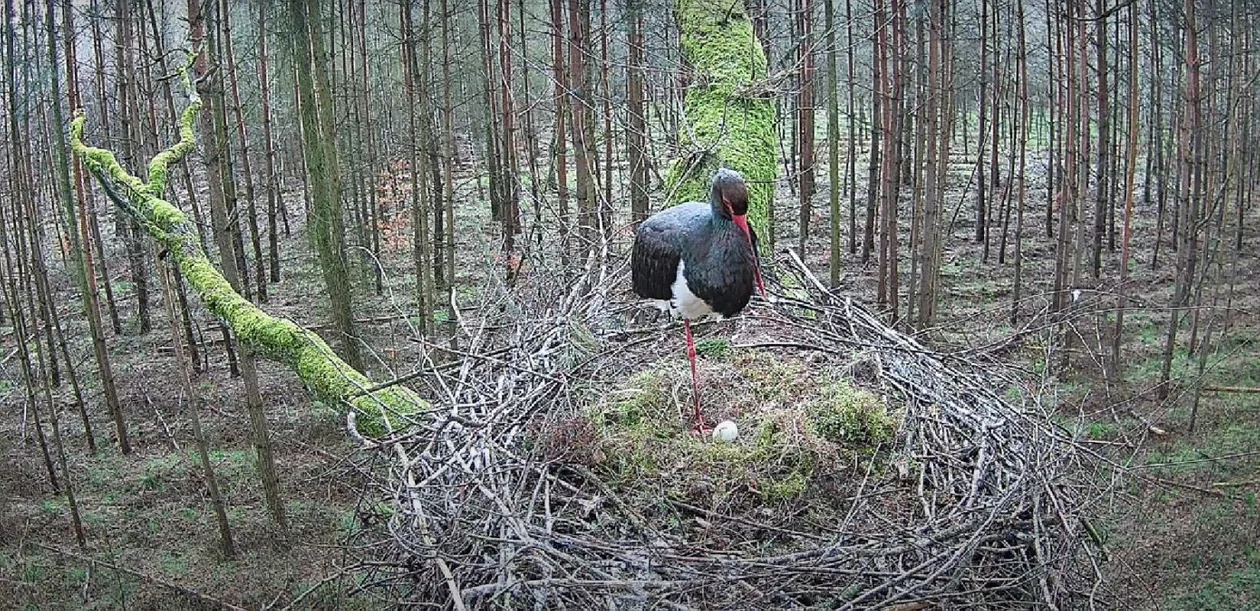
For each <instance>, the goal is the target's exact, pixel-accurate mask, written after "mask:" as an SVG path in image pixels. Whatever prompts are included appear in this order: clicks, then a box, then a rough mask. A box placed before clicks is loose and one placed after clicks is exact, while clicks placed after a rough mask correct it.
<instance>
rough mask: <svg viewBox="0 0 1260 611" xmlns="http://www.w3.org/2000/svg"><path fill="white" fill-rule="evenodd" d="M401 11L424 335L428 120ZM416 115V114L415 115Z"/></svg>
mask: <svg viewBox="0 0 1260 611" xmlns="http://www.w3.org/2000/svg"><path fill="white" fill-rule="evenodd" d="M400 10H401V11H402V20H401V21H402V27H403V32H402V35H403V63H404V65H403V71H404V76H403V82H404V84H405V87H406V89H407V101H408V104H407V107H408V112H407V130H408V138H409V139H410V141H411V142H412V145H411V146H410V147H409V151H410V153H409V154H410V162H411V166H410V171H411V222H412V249H413V255H414V256H413V259H414V263H415V272H416V310H417V311H418V312H419V314H420V316H419V320H418V321H417V322H418V325H417V330H418V331H419V332H420V333H422V334H426V333H428V332H429V322H430V320H432V318H433V285H432V283H431V279H430V276H429V273H430V271H431V270H432V266H431V265H429V254H430V251H429V240H428V238H429V226H428V218H429V214H428V211H429V197H428V191H427V190H426V189H425V188H424V182H423V176H424V173H425V167H424V164H425V163H426V162H427V160H426V159H425V158H424V155H423V154H422V153H423V150H422V149H423V147H424V144H425V142H426V138H425V136H426V135H427V134H426V130H425V129H424V127H423V124H424V123H425V122H426V121H427V113H426V110H427V105H426V104H425V100H424V93H423V91H422V87H417V85H416V81H417V80H419V81H420V82H421V84H423V83H424V78H423V74H424V72H423V71H422V68H421V66H420V65H419V64H420V62H419V59H418V58H417V57H416V28H415V25H414V23H413V18H414V17H413V14H412V13H413V11H414V10H415V5H414V3H413V2H408V3H407V4H405V5H403V6H402V7H401V9H400ZM417 115H419V117H418V118H417Z"/></svg>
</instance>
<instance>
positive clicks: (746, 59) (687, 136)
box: [669, 0, 779, 240]
mask: <svg viewBox="0 0 1260 611" xmlns="http://www.w3.org/2000/svg"><path fill="white" fill-rule="evenodd" d="M675 11H676V15H677V19H678V29H679V34H680V41H681V45H682V55H683V60H684V61H685V62H686V64H687V66H688V68H689V70H690V78H689V85H688V86H687V91H686V97H685V99H684V101H683V110H684V112H685V113H686V122H685V123H684V124H682V125H681V126H680V127H679V129H678V139H679V141H680V145H681V146H682V150H683V152H684V155H683V158H682V159H680V160H678V161H677V162H676V164H675V167H674V169H673V171H672V172H671V174H670V183H669V184H670V185H671V186H673V187H674V188H673V197H672V203H682V202H688V201H705V200H707V199H708V195H709V180H710V178H712V176H713V173H714V172H715V171H717V169H718V168H721V167H727V168H730V169H733V170H736V171H738V172H740V173H741V174H743V175H744V178H745V179H746V180H747V181H748V186H749V202H748V215H749V217H751V220H752V223H753V225H755V226H756V227H757V229H758V230H760V231H761V234H762V235H763V236H765V239H767V240H773V236H774V232H773V227H770V226H769V211H770V207H771V200H772V199H773V198H774V180H775V178H776V177H777V176H778V171H779V165H778V157H777V155H776V153H775V131H774V100H773V99H772V98H771V97H770V96H768V95H762V94H760V93H759V91H761V90H762V89H763V88H761V87H758V85H759V84H760V83H761V82H762V81H764V79H766V76H767V75H766V54H765V52H764V51H763V50H762V48H761V42H760V41H759V40H757V37H756V36H755V35H754V33H753V25H752V22H751V21H749V19H748V12H747V10H746V9H745V8H744V3H743V2H731V1H730V0H677V4H676V5H675Z"/></svg>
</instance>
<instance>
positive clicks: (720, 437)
mask: <svg viewBox="0 0 1260 611" xmlns="http://www.w3.org/2000/svg"><path fill="white" fill-rule="evenodd" d="M738 437H739V427H738V426H736V425H735V423H734V422H731V421H730V420H723V421H722V422H721V423H719V424H718V425H717V426H716V427H714V429H713V440H714V441H727V442H729V441H735V439H737V438H738Z"/></svg>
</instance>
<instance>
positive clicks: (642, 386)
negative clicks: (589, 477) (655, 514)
mask: <svg viewBox="0 0 1260 611" xmlns="http://www.w3.org/2000/svg"><path fill="white" fill-rule="evenodd" d="M702 368H703V369H706V370H708V371H706V372H705V373H704V374H702V375H703V377H704V378H706V380H723V383H722V384H716V383H711V382H707V381H706V382H703V383H704V384H705V387H704V388H705V391H706V392H705V396H704V401H705V412H706V416H707V418H708V421H709V424H710V425H714V424H717V422H718V421H720V420H723V419H731V420H733V421H735V422H736V423H737V425H738V426H739V429H740V436H739V438H738V439H737V440H736V441H735V442H733V443H719V442H714V441H712V440H711V439H710V438H709V437H708V436H706V437H704V438H698V437H695V436H693V435H692V434H691V433H690V430H689V429H690V426H691V420H690V409H691V380H690V372H689V371H688V369H687V367H686V361H683V360H676V361H675V360H671V361H669V365H668V366H661V367H658V368H656V369H651V370H648V371H645V372H642V373H639V374H638V375H636V376H634V377H633V378H631V379H630V380H629V381H628V382H627V383H626V384H625V386H624V387H623V388H621V389H618V390H616V391H614V392H612V393H609V394H605V395H601V396H600V397H601V398H600V400H599V401H598V402H597V403H596V404H594V405H592V406H591V407H590V408H589V409H588V410H587V411H586V413H585V415H586V417H587V418H588V419H589V421H590V422H591V424H592V425H593V428H594V430H595V431H597V436H598V441H597V442H596V445H597V446H598V452H596V454H598V455H599V456H601V457H602V458H601V459H600V461H598V462H597V464H595V465H594V466H595V469H596V471H597V472H598V473H600V474H601V475H602V477H603V478H604V479H605V481H606V482H607V483H609V484H610V485H612V486H613V487H615V488H618V489H621V490H623V491H625V492H626V493H627V494H644V493H645V491H649V490H650V491H651V494H653V495H656V496H657V497H659V496H660V495H661V494H664V495H666V496H667V497H669V498H675V499H679V500H682V501H685V502H688V503H691V504H694V505H700V506H705V507H713V506H718V505H730V504H735V505H741V504H742V505H757V504H763V503H770V504H774V503H779V502H785V501H800V500H803V499H804V500H805V502H812V501H809V500H808V499H814V500H816V501H818V502H825V498H826V497H827V495H828V494H831V492H829V491H834V489H835V486H836V485H838V483H839V482H843V481H846V480H847V479H848V474H849V473H850V469H851V467H852V465H853V464H854V459H855V458H858V457H859V456H862V457H864V458H865V459H870V458H871V457H872V454H871V451H870V450H871V449H872V448H873V447H874V446H875V445H877V444H878V443H880V442H885V441H890V440H891V439H892V438H893V436H894V434H895V432H896V429H897V425H896V421H895V419H894V418H893V416H892V415H890V414H889V412H888V410H887V408H886V406H885V405H884V402H883V401H882V400H881V399H880V398H879V397H877V396H875V395H873V394H871V393H869V392H867V391H864V390H861V389H858V388H856V387H854V386H853V385H852V384H851V383H850V382H849V381H848V380H847V379H845V378H842V377H840V374H838V373H835V372H833V371H826V370H823V371H820V370H816V369H813V368H810V367H806V366H804V365H803V364H802V363H800V362H797V361H792V360H785V359H782V358H778V357H775V356H774V355H773V354H769V353H762V352H757V351H741V352H740V353H737V354H735V355H732V357H731V358H730V359H727V360H705V361H702ZM715 370H716V371H715Z"/></svg>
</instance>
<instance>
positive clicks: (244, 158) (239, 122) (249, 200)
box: [219, 0, 267, 303]
mask: <svg viewBox="0 0 1260 611" xmlns="http://www.w3.org/2000/svg"><path fill="white" fill-rule="evenodd" d="M231 8H232V7H231V4H230V3H229V2H228V0H222V2H221V5H220V9H219V12H220V14H222V15H223V19H222V24H221V25H222V29H223V34H222V36H223V43H222V46H223V50H224V54H223V59H224V67H226V69H227V78H228V85H229V87H230V91H231V93H232V114H233V115H234V116H235V119H236V135H237V138H238V140H239V145H240V151H241V154H240V158H241V170H242V172H243V173H244V183H245V210H244V213H245V215H246V218H247V221H248V226H249V241H250V245H251V246H252V247H253V251H254V279H255V281H256V283H257V285H258V301H259V302H261V303H267V273H266V268H265V267H264V265H265V264H264V263H263V254H262V241H261V239H260V234H259V231H258V208H257V203H256V201H255V198H254V170H253V167H252V166H251V165H250V160H249V138H248V136H246V134H245V114H244V112H242V110H241V88H240V86H239V85H238V84H237V79H236V54H235V53H234V52H233V49H232V26H231V20H230V14H231ZM237 226H238V227H239V226H240V225H239V223H238V225H237Z"/></svg>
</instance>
